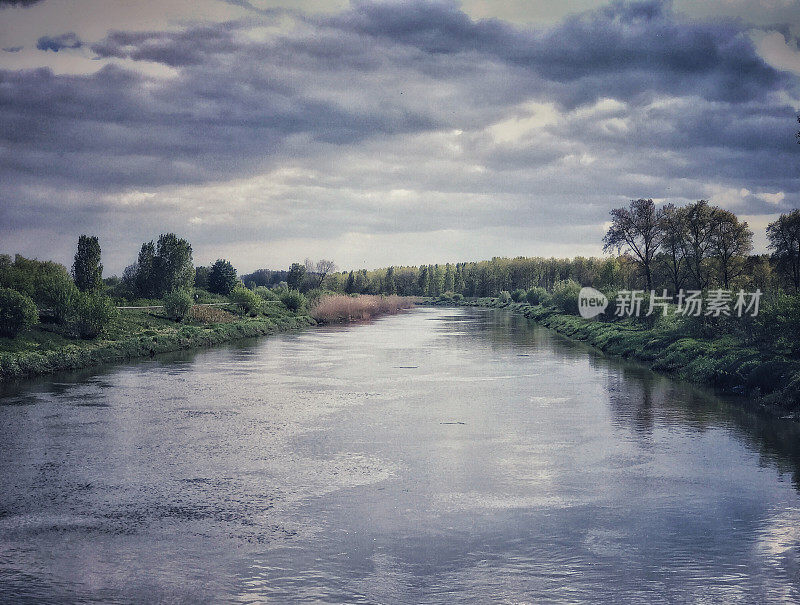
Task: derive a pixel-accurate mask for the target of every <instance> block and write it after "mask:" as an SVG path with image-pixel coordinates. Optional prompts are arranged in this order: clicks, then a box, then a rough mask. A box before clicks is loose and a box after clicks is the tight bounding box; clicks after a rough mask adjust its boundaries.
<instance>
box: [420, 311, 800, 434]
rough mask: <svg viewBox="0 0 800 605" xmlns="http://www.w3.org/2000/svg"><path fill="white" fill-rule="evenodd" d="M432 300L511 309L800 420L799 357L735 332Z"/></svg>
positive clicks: (616, 352)
mask: <svg viewBox="0 0 800 605" xmlns="http://www.w3.org/2000/svg"><path fill="white" fill-rule="evenodd" d="M433 304H444V305H468V306H483V307H496V308H507V309H509V310H511V311H514V312H517V313H521V314H523V315H525V317H527V318H529V319H531V320H533V321H535V322H536V323H539V324H541V325H543V326H546V327H548V328H551V329H553V330H555V331H557V332H559V333H561V334H564V335H566V336H568V337H570V338H574V339H576V340H580V341H584V342H586V343H588V344H590V345H592V346H594V347H596V348H598V349H600V350H602V351H604V352H605V353H608V354H610V355H617V356H620V357H624V358H628V359H633V360H636V361H639V362H642V363H645V364H647V365H648V366H649V367H650V368H652V369H653V370H656V371H659V372H664V373H667V374H671V375H674V376H677V377H679V378H682V379H685V380H690V381H692V382H696V383H701V384H706V385H710V386H713V387H715V388H716V389H718V390H720V391H722V392H724V393H728V394H735V395H740V396H742V401H743V402H744V403H746V404H748V405H753V406H757V407H761V408H763V409H765V410H768V411H769V412H771V413H773V414H776V415H779V416H786V417H791V418H795V419H800V360H797V359H795V358H791V357H787V356H784V355H781V354H778V353H775V352H772V351H768V350H762V349H758V348H755V347H752V346H747V345H745V344H743V343H742V342H740V341H739V340H737V339H736V338H734V337H731V336H726V337H722V338H700V337H697V338H695V337H687V336H686V335H685V333H684V332H683V331H681V330H680V329H678V328H676V327H675V326H674V325H670V324H669V323H665V324H659V323H655V325H653V326H643V325H642V324H641V323H637V322H635V321H633V320H621V321H613V322H602V321H596V320H587V319H583V318H582V317H578V316H575V315H569V314H566V313H564V312H562V311H561V310H559V309H556V308H553V307H545V306H542V305H530V304H527V303H514V302H510V303H502V302H500V301H499V300H498V299H496V298H482V299H477V300H474V299H473V300H447V301H433Z"/></svg>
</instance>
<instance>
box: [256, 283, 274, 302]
mask: <svg viewBox="0 0 800 605" xmlns="http://www.w3.org/2000/svg"><path fill="white" fill-rule="evenodd" d="M253 291H254V292H255V293H256V295H257V296H260V297H261V298H262V299H263V300H279V297H278V295H277V293H275V291H274V290H270V289H269V288H267V287H266V286H257V287H256V289H255V290H253Z"/></svg>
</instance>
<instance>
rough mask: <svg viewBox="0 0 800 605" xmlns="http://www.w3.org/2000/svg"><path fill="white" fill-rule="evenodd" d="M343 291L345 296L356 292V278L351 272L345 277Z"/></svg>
mask: <svg viewBox="0 0 800 605" xmlns="http://www.w3.org/2000/svg"><path fill="white" fill-rule="evenodd" d="M344 291H345V293H346V294H354V293H355V291H356V278H355V276H354V275H353V272H352V271H350V274H349V275H348V276H347V283H346V284H345V286H344Z"/></svg>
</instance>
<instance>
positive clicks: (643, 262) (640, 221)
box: [603, 199, 662, 290]
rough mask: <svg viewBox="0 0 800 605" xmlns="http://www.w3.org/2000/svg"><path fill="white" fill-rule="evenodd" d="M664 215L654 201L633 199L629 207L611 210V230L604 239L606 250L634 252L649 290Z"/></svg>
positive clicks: (651, 284)
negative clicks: (657, 208) (661, 220)
mask: <svg viewBox="0 0 800 605" xmlns="http://www.w3.org/2000/svg"><path fill="white" fill-rule="evenodd" d="M660 218H661V213H660V212H658V211H657V210H656V206H655V204H654V203H653V200H645V199H638V200H632V201H631V204H630V208H614V209H613V210H612V211H611V227H609V228H608V232H607V233H606V235H605V237H604V238H603V243H604V246H603V250H606V251H607V250H611V249H616V250H623V249H624V250H627V251H629V252H631V253H632V254H633V255H634V257H635V258H636V260H637V261H638V263H639V265H640V266H641V268H642V272H643V273H644V275H645V280H646V282H647V290H651V289H652V287H653V275H652V264H653V258H654V257H655V255H656V252H658V248H659V246H660V245H661V237H662V233H661V227H660Z"/></svg>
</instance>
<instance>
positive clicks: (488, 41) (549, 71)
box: [320, 0, 789, 107]
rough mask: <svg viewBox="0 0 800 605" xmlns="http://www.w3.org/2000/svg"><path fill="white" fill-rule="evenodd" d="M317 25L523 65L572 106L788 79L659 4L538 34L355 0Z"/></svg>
mask: <svg viewBox="0 0 800 605" xmlns="http://www.w3.org/2000/svg"><path fill="white" fill-rule="evenodd" d="M320 21H321V23H324V24H327V25H328V26H330V27H333V28H337V29H343V30H350V31H355V32H358V33H362V34H365V35H369V36H371V37H374V38H377V39H385V40H389V41H392V42H394V43H397V44H402V45H408V46H413V47H416V48H418V49H420V50H421V51H423V52H425V53H429V54H441V53H443V54H460V53H465V52H473V53H477V54H479V55H481V56H485V57H490V58H493V59H495V60H497V61H500V62H502V63H504V64H508V65H510V66H516V67H519V68H521V69H524V70H529V71H530V72H531V73H532V74H535V75H537V76H539V77H540V78H542V79H543V80H544V81H545V82H548V83H552V84H556V86H550V87H547V90H548V92H550V93H554V94H556V95H557V96H558V98H559V99H560V100H561V101H562V102H563V103H565V104H566V105H568V106H570V107H574V106H576V105H579V104H583V103H588V102H591V101H593V100H595V99H597V98H598V97H599V96H613V97H615V98H621V99H630V98H633V97H636V96H639V95H643V94H644V95H652V94H654V93H661V92H664V93H669V94H698V95H700V96H703V97H704V98H708V99H714V100H722V101H728V102H743V101H747V100H751V99H761V98H764V96H765V95H767V94H769V93H770V92H772V91H774V90H777V89H779V88H781V87H784V86H786V85H787V84H788V81H789V80H788V78H787V77H786V76H785V75H783V74H781V73H779V72H778V71H776V70H775V69H774V68H772V67H770V66H769V65H767V64H766V63H765V62H764V61H763V60H762V59H761V58H760V57H758V55H757V54H756V52H755V49H754V47H753V44H752V42H751V41H750V39H749V38H748V36H747V35H746V31H745V30H744V29H743V27H742V26H741V25H740V24H737V23H735V22H733V21H727V22H726V21H722V22H717V23H685V22H681V21H679V20H677V19H676V16H675V15H674V14H673V12H672V10H671V3H669V2H666V1H659V0H649V1H645V2H637V3H627V2H620V1H617V2H614V3H612V4H611V5H609V6H607V7H605V8H602V9H599V10H597V11H593V12H590V13H586V14H582V15H578V16H573V17H568V18H567V19H566V20H565V21H564V22H563V23H561V24H559V25H558V26H556V27H553V28H549V29H545V30H540V31H535V30H534V31H524V30H520V29H517V28H514V27H512V26H511V25H508V24H505V23H502V22H499V21H496V20H482V21H477V22H475V21H472V20H470V19H469V18H468V17H467V16H466V15H465V14H464V13H463V12H461V11H460V10H459V9H458V5H457V4H456V3H454V2H429V1H423V0H413V1H412V2H407V3H402V4H397V3H371V2H357V3H355V5H354V8H353V9H352V10H350V11H348V12H346V13H344V14H341V15H336V16H333V17H331V18H329V19H323V20H320Z"/></svg>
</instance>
